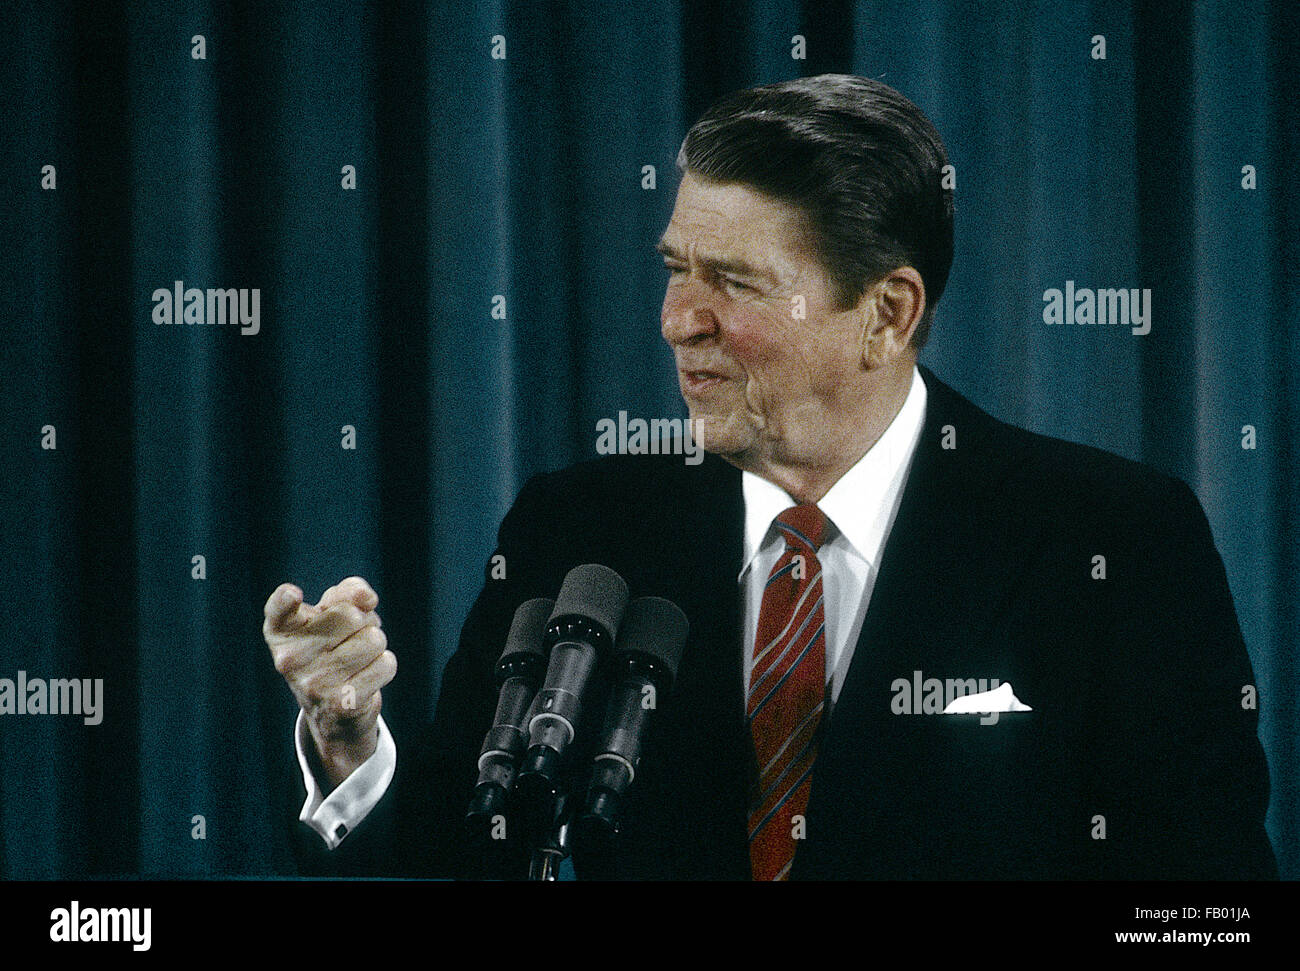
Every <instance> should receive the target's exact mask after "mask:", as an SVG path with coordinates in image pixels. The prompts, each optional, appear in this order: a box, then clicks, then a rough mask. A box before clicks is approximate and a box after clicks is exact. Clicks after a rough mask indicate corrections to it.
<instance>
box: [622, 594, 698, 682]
mask: <svg viewBox="0 0 1300 971" xmlns="http://www.w3.org/2000/svg"><path fill="white" fill-rule="evenodd" d="M690 630H691V625H690V622H689V621H687V619H686V615H685V614H684V613H682V611H681V608H680V607H678V606H677V605H676V604H675V603H673V602H672V601H671V600H665V599H664V598H663V597H637V598H636V599H635V600H633V601H632V602H631V603H630V604H628V605H627V611H626V612H625V613H624V614H623V623H622V624H621V625H620V627H619V630H618V641H617V643H616V644H615V645H614V650H615V652H616V653H618V654H619V655H637V656H640V657H644V658H647V659H649V660H651V661H658V662H659V663H660V664H661V665H663V666H664V667H665V668H666V669H667V671H668V675H669V677H671V678H676V677H677V664H678V662H679V661H681V659H682V651H683V649H684V648H685V647H686V637H687V635H688V634H689V633H690Z"/></svg>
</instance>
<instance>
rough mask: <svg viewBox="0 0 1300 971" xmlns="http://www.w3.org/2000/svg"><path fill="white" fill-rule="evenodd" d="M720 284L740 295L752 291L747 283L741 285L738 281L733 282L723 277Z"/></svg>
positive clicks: (727, 277) (729, 278)
mask: <svg viewBox="0 0 1300 971" xmlns="http://www.w3.org/2000/svg"><path fill="white" fill-rule="evenodd" d="M722 282H723V284H724V285H725V286H726V287H727V288H728V289H729V290H735V291H737V292H741V293H743V292H745V291H748V290H753V289H754V288H753V287H751V286H750V285H749V284H748V283H741V282H740V281H739V280H733V279H732V278H731V277H729V276H724V277H723V278H722Z"/></svg>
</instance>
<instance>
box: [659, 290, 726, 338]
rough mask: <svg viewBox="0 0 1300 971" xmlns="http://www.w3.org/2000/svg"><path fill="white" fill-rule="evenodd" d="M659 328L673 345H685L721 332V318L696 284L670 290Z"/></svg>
mask: <svg viewBox="0 0 1300 971" xmlns="http://www.w3.org/2000/svg"><path fill="white" fill-rule="evenodd" d="M659 329H660V332H661V333H662V334H663V335H664V340H666V341H667V342H668V343H669V344H685V343H686V342H688V341H692V340H695V339H697V338H699V337H706V336H709V335H712V334H716V333H717V332H718V318H717V315H716V314H715V313H714V312H713V309H712V308H711V307H710V306H709V304H708V301H707V300H706V299H705V293H704V290H703V288H702V287H699V286H697V285H695V284H693V283H688V284H686V285H685V286H678V287H673V286H670V287H669V288H668V292H667V293H666V294H665V295H664V306H663V311H662V312H661V313H660V315H659Z"/></svg>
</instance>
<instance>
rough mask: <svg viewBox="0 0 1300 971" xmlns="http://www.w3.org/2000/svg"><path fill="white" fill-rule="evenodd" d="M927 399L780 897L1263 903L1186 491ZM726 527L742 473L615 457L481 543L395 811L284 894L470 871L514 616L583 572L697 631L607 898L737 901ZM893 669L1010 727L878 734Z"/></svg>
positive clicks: (733, 528)
mask: <svg viewBox="0 0 1300 971" xmlns="http://www.w3.org/2000/svg"><path fill="white" fill-rule="evenodd" d="M922 374H923V377H924V380H925V382H926V386H927V389H928V404H927V410H926V416H925V424H924V429H923V432H922V437H921V441H920V444H919V446H918V448H917V452H916V455H915V457H914V459H913V465H912V468H911V470H910V473H909V476H908V480H907V484H906V486H905V489H904V492H903V496H902V501H901V506H900V508H899V512H898V516H897V519H896V521H895V523H894V526H893V529H892V531H891V533H890V535H889V538H888V541H887V544H886V546H885V550H884V555H883V558H882V563H881V570H880V574H879V576H878V578H877V581H876V584H875V588H874V590H873V593H872V596H871V603H870V609H869V612H868V614H867V617H866V620H865V622H864V624H863V629H862V633H861V636H860V638H859V640H858V643H857V645H856V648H855V650H854V654H853V658H852V662H851V664H850V667H849V670H848V673H847V676H846V679H845V682H844V685H843V687H842V690H841V693H840V696H839V698H838V700H837V702H836V704H835V706H834V709H833V711H832V712H831V715H830V717H829V719H828V720H827V721H826V722H825V723H824V735H823V738H822V741H821V746H820V750H819V755H818V760H817V763H816V767H815V769H814V775H813V787H812V795H811V799H810V802H809V806H808V810H807V832H806V839H805V841H804V842H803V843H802V844H801V846H800V849H799V851H798V854H797V857H796V860H795V866H794V870H793V873H792V876H793V878H795V879H857V878H888V879H909V878H923V879H965V878H993V879H998V878H1010V879H1020V878H1065V879H1074V878H1156V879H1160V878H1193V879H1202V878H1204V879H1224V878H1260V877H1273V876H1275V875H1276V865H1275V863H1274V859H1273V855H1272V851H1271V848H1270V846H1269V843H1268V839H1267V836H1266V835H1265V832H1264V826H1263V820H1264V814H1265V810H1266V805H1267V801H1268V774H1267V767H1266V764H1265V760H1264V756H1263V752H1262V749H1261V747H1260V744H1259V742H1258V740H1257V738H1256V711H1255V710H1254V709H1253V708H1252V707H1243V697H1245V696H1244V694H1243V689H1244V688H1245V687H1246V686H1248V685H1252V684H1253V676H1252V672H1251V667H1250V663H1249V659H1248V657H1247V653H1246V648H1245V645H1244V643H1243V641H1242V637H1241V633H1240V630H1239V627H1238V624H1237V620H1236V615H1235V612H1234V610H1233V604H1232V598H1231V595H1230V592H1229V589H1228V584H1227V581H1226V578H1225V576H1224V571H1223V567H1222V563H1221V561H1220V558H1219V556H1218V554H1217V552H1216V550H1215V548H1214V543H1213V540H1212V537H1211V534H1210V530H1209V528H1208V525H1207V523H1206V519H1205V516H1204V514H1203V513H1202V511H1201V508H1200V505H1199V503H1198V502H1197V501H1196V499H1195V497H1194V496H1193V495H1192V493H1191V491H1190V490H1189V489H1188V488H1187V486H1186V485H1184V484H1183V483H1181V482H1179V481H1177V480H1174V479H1171V478H1169V477H1167V476H1164V475H1161V474H1159V473H1157V472H1155V471H1153V470H1151V469H1149V468H1146V467H1144V466H1141V465H1138V464H1136V463H1133V462H1130V461H1127V460H1124V459H1121V458H1119V457H1117V456H1114V455H1111V454H1108V453H1105V452H1101V451H1098V450H1095V449H1091V448H1087V447H1084V446H1080V445H1075V444H1070V443H1067V442H1063V441H1059V440H1055V439H1050V438H1045V437H1043V436H1039V435H1035V434H1032V433H1030V432H1027V431H1024V430H1021V429H1017V428H1014V427H1011V426H1009V425H1006V424H1004V423H1002V422H1000V421H997V420H995V419H993V418H992V417H990V416H989V415H987V414H985V413H984V412H983V411H981V410H980V409H978V408H976V407H975V406H974V405H973V404H971V403H970V402H969V401H967V400H966V399H964V398H962V397H961V396H960V395H958V394H957V393H956V392H954V391H953V390H952V389H950V388H948V387H947V386H946V385H944V384H943V383H942V382H940V381H938V380H937V379H936V378H935V377H934V375H933V374H931V373H930V372H929V371H928V370H925V369H924V368H923V369H922ZM945 446H950V447H945ZM742 529H743V501H742V494H741V475H740V472H739V471H738V470H736V469H735V468H734V467H732V466H730V465H728V464H727V463H725V462H724V461H722V460H720V459H717V458H715V457H713V456H707V457H706V459H705V461H704V462H703V463H701V464H700V465H698V466H688V465H686V464H685V462H684V461H683V459H682V457H680V456H620V457H611V458H607V459H602V460H598V461H596V462H590V463H585V464H582V465H578V466H576V467H573V468H570V469H567V470H565V471H562V472H558V473H554V474H550V475H545V476H540V477H538V478H535V479H533V480H532V481H530V482H529V483H528V484H527V485H526V486H525V488H524V490H523V491H522V493H521V494H520V496H519V498H518V500H517V501H516V503H515V505H514V507H513V508H512V509H511V510H510V512H509V513H508V514H507V516H506V518H505V520H504V521H503V523H502V525H501V529H500V533H499V543H498V550H497V551H498V552H499V553H501V554H503V555H504V556H505V558H506V561H505V562H506V578H505V579H501V580H493V579H487V580H486V582H485V586H484V589H483V592H482V594H481V595H480V596H479V598H478V600H477V602H476V603H475V604H474V607H473V608H472V610H471V612H470V614H469V617H468V619H467V621H466V623H465V626H464V629H463V632H462V636H461V642H460V647H459V650H458V651H457V653H456V654H455V656H454V657H453V658H452V659H451V660H450V661H449V663H448V665H447V668H446V671H445V674H444V681H443V688H442V694H441V697H440V701H439V705H438V710H437V715H436V718H435V724H434V726H433V729H432V730H431V732H430V733H429V734H428V736H427V738H426V739H425V740H422V742H421V743H418V744H417V743H416V740H412V739H399V740H398V745H399V756H398V769H397V774H396V777H395V780H394V783H393V786H392V788H391V790H390V792H389V793H388V794H387V795H386V796H385V797H384V799H383V800H382V801H381V803H380V804H379V806H377V807H376V809H375V810H374V811H372V813H371V814H370V816H369V817H368V818H367V819H366V820H365V821H364V822H363V823H362V824H361V825H360V826H359V827H358V828H357V830H356V831H355V832H353V833H352V834H350V835H349V836H348V837H347V839H346V840H345V841H344V843H343V844H342V846H340V847H339V849H338V850H336V851H334V852H332V853H324V852H323V849H322V845H321V843H320V840H319V838H318V837H317V836H316V835H315V834H314V833H310V831H307V830H306V828H305V827H303V831H302V832H301V833H300V837H301V839H300V847H301V850H302V862H303V865H304V867H305V868H306V869H307V870H308V871H310V872H330V873H340V874H347V873H357V874H360V873H365V874H382V875H407V874H413V875H418V874H427V875H444V876H446V875H458V874H465V873H472V872H473V871H472V870H470V869H467V867H468V864H467V862H466V860H465V858H464V855H463V854H462V852H461V849H460V848H461V845H462V843H463V840H462V836H461V834H462V828H461V819H462V817H463V814H464V811H465V807H466V805H467V803H468V800H469V796H470V792H471V789H472V787H473V784H474V781H475V777H476V769H475V763H476V758H477V754H478V750H479V746H480V745H481V743H482V740H483V735H484V732H485V731H486V730H487V728H488V727H489V725H490V724H491V720H492V716H493V710H494V706H495V701H496V685H495V682H494V679H493V667H494V663H495V661H496V658H497V656H498V654H499V653H500V650H501V647H502V645H503V643H504V640H505V635H506V631H507V629H508V627H509V624H510V620H511V617H512V615H513V611H514V609H515V607H516V606H517V605H518V604H519V603H521V602H522V601H523V600H525V599H528V598H530V597H534V596H550V597H554V596H555V593H556V591H557V590H558V588H559V585H560V582H561V581H562V579H563V577H564V575H565V573H566V572H567V571H568V570H569V569H571V568H572V567H573V566H576V565H578V564H581V563H589V562H594V563H603V564H605V565H607V566H609V567H611V568H613V569H614V570H617V571H618V572H619V573H620V574H621V575H622V576H623V577H624V578H625V579H626V580H627V581H628V585H629V587H630V588H631V592H632V595H633V596H641V595H649V594H653V595H658V596H663V597H667V598H669V599H671V600H673V601H675V602H676V603H677V604H679V605H680V606H681V607H682V609H683V610H684V611H685V612H686V614H687V616H688V617H689V619H690V623H691V634H690V639H689V641H688V644H687V647H686V650H685V653H684V656H683V659H682V662H681V667H680V671H679V674H678V679H677V684H676V687H675V689H674V691H673V692H672V694H671V696H670V697H668V698H667V699H665V700H664V701H663V703H662V704H661V705H660V709H659V711H658V712H657V717H658V719H659V720H658V721H657V722H656V723H655V724H654V725H653V729H652V733H651V737H650V739H649V740H648V742H647V745H646V748H645V751H644V754H643V758H642V763H641V766H640V769H639V771H638V776H637V779H636V782H635V784H634V787H633V790H632V797H631V801H630V804H629V806H628V811H627V821H626V829H625V832H624V833H623V834H622V837H621V843H620V848H619V853H618V855H617V858H616V859H615V860H613V861H612V862H611V861H605V862H606V863H607V864H609V866H610V869H609V870H607V871H602V872H608V873H613V874H615V875H618V876H621V877H627V878H712V879H748V877H749V862H748V855H747V844H746V828H745V827H746V813H745V805H746V793H747V787H748V785H749V781H750V773H751V772H752V765H751V763H752V753H751V751H750V747H749V741H748V737H747V734H746V730H745V723H744V719H743V710H744V699H743V687H742V667H741V665H742V654H741V652H742V650H743V648H742V645H741V643H740V640H741V636H740V630H741V622H742V614H741V603H740V592H739V587H738V584H737V576H738V572H739V569H740V566H741V562H740V557H741V536H742ZM1095 557H1104V579H1103V578H1100V577H1101V574H1100V572H1099V571H1100V564H1101V561H1099V560H1096V559H1094V558H1095ZM399 650H400V647H399ZM914 672H920V673H921V674H920V677H922V678H932V677H933V678H939V679H944V680H946V679H949V678H954V679H967V678H973V679H981V678H985V679H990V680H991V679H994V678H996V679H998V680H999V681H1003V682H1011V684H1012V685H1013V687H1014V690H1015V693H1016V695H1017V697H1018V698H1019V699H1020V700H1021V701H1023V702H1025V703H1027V704H1029V705H1030V706H1031V707H1032V708H1033V711H1032V712H1018V713H1010V714H1003V715H1001V716H1000V717H999V718H998V720H997V722H996V723H994V724H984V723H982V722H981V717H980V716H978V715H966V716H953V715H947V716H944V715H936V714H910V715H907V714H896V713H895V711H894V709H893V707H892V706H891V702H892V701H893V700H894V698H895V696H896V693H897V690H896V682H898V680H899V679H906V680H908V681H911V680H912V679H913V678H914V677H916V675H915V674H914ZM602 706H603V701H601V702H598V703H596V704H594V705H591V706H589V707H588V709H587V711H588V717H592V718H595V719H599V717H600V713H599V709H600V708H601V707H602ZM592 712H595V714H594V715H592ZM984 721H987V719H984ZM588 734H594V732H591V731H590V730H589V732H588ZM579 754H581V753H579ZM579 875H580V876H581V875H583V872H582V868H581V865H580V866H579Z"/></svg>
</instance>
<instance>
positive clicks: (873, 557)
mask: <svg viewBox="0 0 1300 971" xmlns="http://www.w3.org/2000/svg"><path fill="white" fill-rule="evenodd" d="M925 400H926V390H925V381H924V380H922V378H921V372H920V371H918V370H917V369H916V368H915V367H913V368H912V386H911V387H910V388H909V389H908V392H907V397H906V398H905V399H904V400H903V407H902V408H900V409H899V411H898V414H897V415H895V416H894V420H893V421H892V422H890V423H889V427H888V428H886V429H885V432H884V434H883V435H881V436H880V438H879V439H877V440H876V443H875V444H874V445H872V446H871V448H869V449H867V452H866V454H865V455H863V456H862V458H860V459H858V461H857V462H856V463H854V464H853V466H852V467H851V468H850V469H849V470H848V471H847V472H845V473H844V475H842V476H841V477H840V479H839V481H838V482H836V483H835V484H834V485H833V486H831V488H830V491H829V492H827V493H826V495H824V496H823V497H822V499H821V501H820V502H818V503H817V506H818V508H819V509H821V511H822V512H823V513H825V515H826V518H827V519H829V520H830V523H831V528H830V530H829V531H828V532H827V540H829V539H831V538H833V537H834V536H835V534H836V532H838V533H840V534H841V535H843V536H844V538H845V539H846V540H847V541H848V543H849V546H850V548H851V549H852V550H853V551H854V552H856V553H857V554H858V555H859V556H861V557H862V558H863V559H864V560H866V561H867V562H869V563H871V565H873V566H875V567H877V568H879V565H880V564H879V563H878V562H877V561H878V559H879V555H880V548H881V546H882V545H883V539H884V535H885V533H886V532H887V531H888V529H889V526H890V521H891V520H892V518H893V513H894V506H895V503H894V501H893V500H895V499H896V498H897V497H898V493H899V492H900V491H901V490H902V486H903V481H904V479H905V478H906V475H907V469H908V466H909V464H910V462H911V458H912V454H913V452H915V451H916V444H917V442H919V441H920V438H921V428H922V426H923V425H924V422H925ZM741 487H742V489H743V493H744V499H745V549H744V566H743V567H742V568H741V571H740V576H741V577H744V575H745V572H746V571H747V570H748V569H749V568H750V566H751V565H752V564H753V562H754V557H755V556H757V555H758V552H759V550H760V549H762V547H763V544H764V541H765V540H767V539H768V538H769V537H768V534H769V531H771V529H772V520H773V519H775V518H776V517H777V515H778V514H779V513H781V512H782V511H784V510H786V509H789V508H790V507H791V506H794V505H797V503H796V502H795V501H794V499H792V498H791V497H790V495H789V494H788V493H787V492H786V491H785V490H784V489H782V488H781V487H780V486H777V485H773V484H772V483H771V482H768V481H767V480H766V479H763V478H760V477H759V476H757V475H755V474H754V473H752V472H745V473H743V475H742V477H741Z"/></svg>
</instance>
